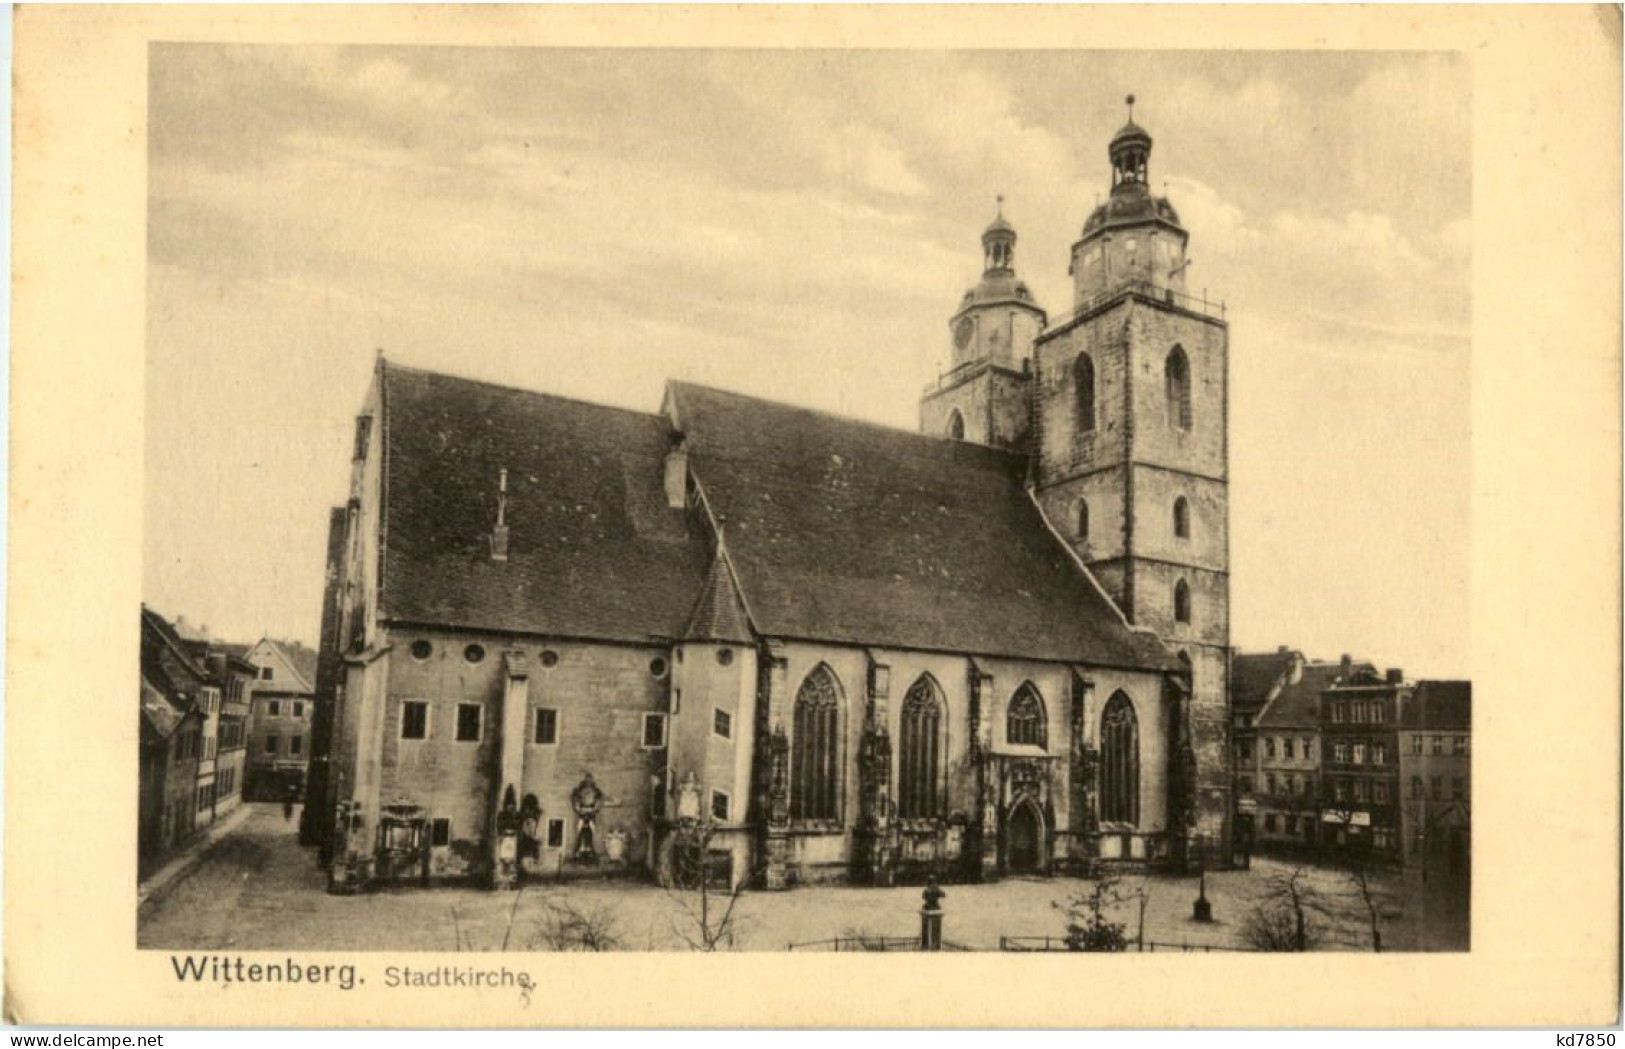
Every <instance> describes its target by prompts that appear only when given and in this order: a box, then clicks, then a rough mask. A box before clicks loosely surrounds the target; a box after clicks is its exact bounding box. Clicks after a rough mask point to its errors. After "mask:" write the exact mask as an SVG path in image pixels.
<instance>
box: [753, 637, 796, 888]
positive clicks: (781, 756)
mask: <svg viewBox="0 0 1625 1049" xmlns="http://www.w3.org/2000/svg"><path fill="white" fill-rule="evenodd" d="M787 669H788V664H787V661H786V660H785V658H784V650H783V648H782V647H781V646H780V645H779V644H777V643H776V642H773V641H767V642H764V643H763V644H762V656H761V667H760V671H759V674H760V679H761V687H760V692H761V695H762V703H761V705H762V708H763V710H764V711H765V714H764V716H763V721H764V724H766V725H767V726H769V730H768V732H767V733H766V734H765V736H764V737H763V741H764V744H765V745H764V747H763V748H762V750H763V753H762V754H761V755H760V760H761V773H760V775H761V781H762V788H761V791H760V798H761V801H762V806H761V809H762V864H763V875H762V880H763V887H764V888H767V889H772V890H779V889H788V888H789V887H790V741H789V739H788V738H787V737H786V736H785V734H784V718H785V715H786V714H787V713H788V711H787V710H786V709H785V708H786V706H787V705H788V703H789V697H787V696H786V695H785V688H786V682H785V677H786V671H787Z"/></svg>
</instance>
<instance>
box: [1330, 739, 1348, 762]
mask: <svg viewBox="0 0 1625 1049" xmlns="http://www.w3.org/2000/svg"><path fill="white" fill-rule="evenodd" d="M1348 759H1349V745H1348V744H1347V743H1342V742H1338V743H1333V744H1332V760H1333V761H1336V762H1341V763H1346V762H1347V761H1348Z"/></svg>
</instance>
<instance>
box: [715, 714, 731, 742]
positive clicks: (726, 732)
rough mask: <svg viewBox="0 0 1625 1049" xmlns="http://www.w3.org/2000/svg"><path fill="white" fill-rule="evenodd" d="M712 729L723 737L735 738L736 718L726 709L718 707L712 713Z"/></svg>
mask: <svg viewBox="0 0 1625 1049" xmlns="http://www.w3.org/2000/svg"><path fill="white" fill-rule="evenodd" d="M711 731H712V732H715V733H716V734H717V735H719V736H721V737H722V738H723V739H733V735H734V719H733V715H732V714H729V713H728V712H727V711H726V710H722V709H721V708H718V709H716V710H714V711H712V714H711Z"/></svg>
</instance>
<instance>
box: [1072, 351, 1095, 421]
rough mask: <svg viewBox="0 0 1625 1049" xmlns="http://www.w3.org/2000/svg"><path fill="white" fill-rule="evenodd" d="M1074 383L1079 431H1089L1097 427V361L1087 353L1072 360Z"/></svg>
mask: <svg viewBox="0 0 1625 1049" xmlns="http://www.w3.org/2000/svg"><path fill="white" fill-rule="evenodd" d="M1072 384H1073V396H1074V397H1075V398H1076V399H1077V404H1076V407H1075V409H1074V411H1075V412H1076V415H1077V421H1078V432H1079V433H1088V432H1090V431H1092V430H1093V429H1094V428H1095V362H1094V361H1092V360H1090V358H1089V355H1088V354H1087V353H1080V354H1078V359H1077V360H1075V361H1073V362H1072Z"/></svg>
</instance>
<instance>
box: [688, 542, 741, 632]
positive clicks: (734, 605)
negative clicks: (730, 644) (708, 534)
mask: <svg viewBox="0 0 1625 1049" xmlns="http://www.w3.org/2000/svg"><path fill="white" fill-rule="evenodd" d="M686 636H687V637H688V638H689V639H690V640H693V641H734V642H739V643H747V642H749V641H750V639H751V631H750V616H749V615H748V614H747V613H746V612H745V605H744V602H742V601H741V600H740V599H739V590H738V588H737V587H735V586H734V582H733V573H732V572H731V571H730V570H729V569H728V563H727V561H726V560H725V558H724V556H723V554H722V553H721V551H718V554H717V556H716V557H715V558H713V559H712V561H711V570H710V572H709V573H707V575H706V577H705V585H704V586H702V587H701V588H700V599H699V600H698V601H696V602H695V603H694V614H693V615H692V616H690V617H689V621H688V633H687V635H686Z"/></svg>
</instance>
